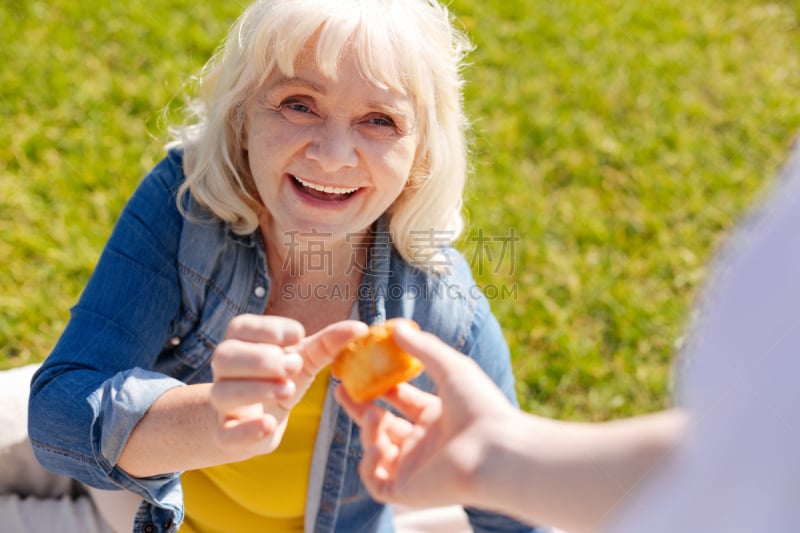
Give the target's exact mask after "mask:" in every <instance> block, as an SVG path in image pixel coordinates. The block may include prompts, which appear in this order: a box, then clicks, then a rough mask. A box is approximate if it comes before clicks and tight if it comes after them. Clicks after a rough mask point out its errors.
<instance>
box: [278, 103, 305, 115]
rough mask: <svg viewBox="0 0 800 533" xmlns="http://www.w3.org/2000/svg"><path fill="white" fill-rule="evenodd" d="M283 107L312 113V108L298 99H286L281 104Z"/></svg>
mask: <svg viewBox="0 0 800 533" xmlns="http://www.w3.org/2000/svg"><path fill="white" fill-rule="evenodd" d="M281 107H282V108H284V109H290V110H292V111H297V112H298V113H311V108H310V107H308V106H307V105H306V104H304V103H303V102H300V101H298V100H286V101H285V102H283V103H282V104H281Z"/></svg>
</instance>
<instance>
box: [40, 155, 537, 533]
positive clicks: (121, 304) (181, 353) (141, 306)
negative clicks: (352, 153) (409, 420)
mask: <svg viewBox="0 0 800 533" xmlns="http://www.w3.org/2000/svg"><path fill="white" fill-rule="evenodd" d="M183 179H184V175H183V170H182V152H181V151H180V150H171V151H170V152H169V153H168V154H167V157H166V158H165V159H164V160H163V161H161V162H160V163H159V164H158V165H157V166H156V167H155V168H154V169H153V170H152V171H151V172H150V173H149V174H148V176H147V177H146V178H145V179H144V181H143V182H142V183H141V184H140V186H139V188H138V189H137V191H136V192H135V194H134V195H133V196H132V197H131V199H130V201H129V202H128V205H127V206H126V208H125V210H124V212H123V213H122V215H121V216H120V219H119V220H118V222H117V224H116V226H115V228H114V231H113V233H112V235H111V237H110V239H109V241H108V243H107V245H106V247H105V250H104V251H103V253H102V255H101V257H100V260H99V262H98V264H97V267H96V269H95V272H94V274H93V275H92V277H91V279H90V280H89V283H88V285H87V286H86V288H85V290H84V292H83V294H82V295H81V298H80V300H79V302H78V304H77V305H76V306H75V307H74V308H73V309H72V316H71V320H70V322H69V324H68V325H67V328H66V330H65V331H64V333H63V335H62V336H61V338H60V339H59V341H58V343H57V345H56V347H55V349H54V350H53V352H52V353H51V354H50V356H49V358H48V359H47V360H46V361H45V363H44V364H43V366H42V367H41V369H40V370H39V372H38V373H37V375H36V376H35V377H34V379H33V383H32V390H31V397H30V410H29V413H30V414H29V433H30V438H31V442H32V444H33V447H34V450H35V452H36V456H37V458H38V459H39V461H40V462H41V463H42V465H43V466H44V467H46V468H48V469H49V470H52V471H54V472H59V473H62V474H65V475H68V476H72V477H75V478H77V479H79V480H80V481H83V482H84V483H86V484H88V485H91V486H95V487H98V488H105V489H116V488H118V487H124V488H126V489H128V490H130V491H133V492H135V493H137V494H140V495H141V496H142V498H143V500H144V501H143V503H142V506H141V507H140V508H139V512H138V514H137V517H136V521H135V524H134V527H133V530H134V531H145V532H156V531H159V532H160V531H164V532H174V531H176V530H177V528H178V526H179V524H180V523H181V521H182V520H183V516H184V508H183V496H182V491H181V485H180V473H179V472H175V473H168V474H164V475H160V476H153V477H148V478H135V477H132V476H130V475H128V474H127V473H125V472H124V471H123V470H122V469H120V468H118V467H117V466H116V463H117V460H118V459H119V456H120V454H121V452H122V449H123V447H124V446H125V443H126V442H127V439H128V437H129V435H130V433H131V431H132V430H133V428H134V426H135V425H136V423H137V422H138V421H139V420H140V419H141V417H142V416H143V415H144V413H145V412H146V410H147V409H148V408H149V406H150V405H151V404H152V403H153V401H155V399H156V398H158V396H159V395H161V394H162V393H164V392H165V391H166V390H168V389H170V388H172V387H177V386H182V385H184V384H188V383H199V382H208V381H210V380H211V379H212V376H211V368H210V364H209V361H210V358H211V355H212V352H213V351H214V348H215V347H216V346H217V344H218V343H219V342H220V341H221V340H222V339H223V337H224V334H225V330H226V327H227V324H228V322H229V321H230V320H231V318H233V317H234V316H236V315H239V314H242V313H261V312H263V310H264V308H265V306H266V303H267V299H268V298H269V292H270V279H269V277H268V274H267V272H268V271H267V263H266V254H265V250H264V243H263V242H262V237H261V233H260V232H259V231H256V232H254V233H252V234H250V235H246V236H240V235H236V234H234V233H232V232H231V231H230V229H229V227H228V226H227V225H226V224H223V223H221V222H219V221H218V220H216V219H212V218H210V217H209V216H208V215H207V214H204V212H203V211H202V210H201V209H200V208H199V206H197V205H196V204H194V203H193V201H192V200H191V198H187V199H186V200H185V201H186V203H185V204H184V205H186V207H187V209H188V213H189V214H190V215H191V216H190V217H188V218H185V217H184V216H182V215H181V213H180V212H179V211H178V209H177V208H176V205H175V198H176V193H177V189H178V186H179V185H180V183H181V182H182V181H183ZM447 257H448V258H449V260H450V262H451V265H450V269H451V273H450V274H448V275H445V276H432V275H429V274H425V273H424V272H423V271H422V270H419V269H415V268H413V267H412V266H411V265H409V264H408V263H407V262H405V261H404V260H403V259H402V258H401V257H400V256H399V255H398V254H397V252H396V250H394V248H393V247H392V246H391V244H390V240H389V237H388V233H387V232H386V230H385V221H384V220H380V221H379V222H378V231H377V232H376V239H375V241H374V243H373V245H372V248H371V250H370V254H369V259H368V264H367V265H364V267H365V268H364V270H365V273H364V278H363V282H362V284H361V286H360V288H359V294H358V311H359V316H360V319H361V320H362V321H364V322H366V323H368V324H371V323H374V322H380V321H383V320H385V319H388V318H392V317H409V318H413V319H414V320H415V321H416V322H417V323H419V324H420V326H421V327H422V328H423V329H425V330H427V331H430V332H433V333H435V334H436V335H438V336H439V337H441V338H442V339H443V340H444V341H445V342H447V343H449V344H450V345H452V346H454V347H455V348H456V349H458V350H460V351H462V352H463V353H465V354H467V355H469V356H470V357H472V358H474V359H475V360H476V361H477V362H478V363H479V364H480V366H481V367H482V368H483V369H484V370H485V371H486V372H487V373H488V374H489V375H490V376H491V377H492V379H493V380H494V381H495V382H496V383H497V384H498V385H499V386H500V387H501V388H502V390H503V391H504V392H505V394H506V395H507V396H508V397H509V398H510V399H511V400H512V401H516V400H515V396H514V383H513V375H512V370H511V366H510V360H509V354H508V348H507V345H506V343H505V341H504V339H503V336H502V332H501V330H500V327H499V325H498V323H497V321H496V320H495V318H494V317H493V315H492V314H491V311H490V309H489V305H488V302H487V301H486V299H485V298H484V297H483V296H482V295H481V294H480V293H479V291H478V290H477V288H476V286H475V284H474V282H473V280H472V276H471V274H470V270H469V267H468V265H467V264H466V262H465V261H464V260H463V258H462V257H461V256H460V255H458V253H457V252H455V251H453V250H449V251H448V256H447ZM416 384H417V385H418V386H420V387H422V388H425V389H426V390H432V388H433V387H432V383H431V382H430V380H429V379H428V378H427V377H426V376H425V375H424V374H423V375H422V376H421V377H420V378H418V379H417V382H416ZM335 385H336V381H335V379H334V378H331V383H330V384H329V386H328V391H327V397H326V400H325V404H324V408H323V415H322V418H321V422H320V428H319V430H318V435H317V440H316V443H315V447H314V453H313V459H312V469H311V479H310V483H309V488H308V497H307V503H306V526H305V529H306V531H308V532H311V531H314V532H327V531H340V532H343V533H349V532H352V531H365V532H372V531H374V532H388V531H392V516H391V508H390V507H389V506H385V505H383V504H380V503H377V502H375V501H373V500H372V499H371V498H370V497H369V495H368V494H367V493H366V491H365V489H364V487H363V485H362V483H361V481H360V479H359V477H358V474H357V465H358V462H359V459H360V457H361V455H362V448H361V443H360V440H359V436H358V427H357V426H356V425H355V424H354V423H353V422H352V421H351V420H350V418H349V417H348V416H347V415H346V414H345V413H344V411H343V410H342V409H341V408H340V406H339V405H338V403H337V402H336V401H335V400H334V399H333V396H332V391H333V388H334V387H335ZM153 453H158V451H157V450H153ZM467 511H468V513H469V517H470V521H471V523H472V525H473V527H474V528H475V530H476V531H534V530H532V529H531V528H530V527H527V526H524V525H522V524H520V523H518V522H516V521H514V520H511V519H509V518H506V517H503V516H500V515H497V514H494V513H488V512H483V511H479V510H473V509H468V510H467Z"/></svg>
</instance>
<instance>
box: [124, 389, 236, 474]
mask: <svg viewBox="0 0 800 533" xmlns="http://www.w3.org/2000/svg"><path fill="white" fill-rule="evenodd" d="M210 390H211V384H210V383H209V384H199V385H188V386H185V387H176V388H173V389H170V390H168V391H167V392H165V393H164V394H162V395H161V396H159V398H158V399H157V400H156V401H155V402H153V405H152V406H151V407H150V409H148V411H147V413H146V414H145V415H144V417H142V419H141V420H140V421H139V423H138V424H137V425H136V427H135V428H134V430H133V432H132V433H131V435H130V438H129V439H128V442H127V444H126V445H125V448H124V449H123V451H122V454H121V455H120V457H119V460H118V461H117V466H119V467H120V468H122V469H123V470H125V471H126V472H127V473H128V474H130V475H131V476H134V477H147V476H153V475H159V474H165V473H169V472H183V471H185V470H192V469H196V468H202V467H206V466H211V465H215V464H221V463H226V462H231V461H232V460H237V459H239V458H236V457H233V456H232V454H231V452H230V451H225V450H223V449H222V448H221V447H220V446H219V442H218V439H217V438H216V435H217V432H216V426H217V423H218V421H217V413H216V411H215V410H214V409H213V407H212V406H211V403H210V401H209V393H210Z"/></svg>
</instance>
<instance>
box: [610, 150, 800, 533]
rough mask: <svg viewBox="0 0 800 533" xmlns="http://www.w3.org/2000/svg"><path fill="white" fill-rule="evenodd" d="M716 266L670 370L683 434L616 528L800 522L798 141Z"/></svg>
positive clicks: (761, 527)
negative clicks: (685, 414) (685, 420)
mask: <svg viewBox="0 0 800 533" xmlns="http://www.w3.org/2000/svg"><path fill="white" fill-rule="evenodd" d="M718 263H719V265H718V270H717V271H716V273H717V274H716V276H715V277H714V278H713V279H712V280H711V282H712V284H711V285H710V291H709V292H708V293H707V295H706V299H705V302H706V306H705V308H704V309H703V310H702V312H701V314H700V316H699V318H698V322H697V328H696V331H695V332H694V336H693V338H692V341H691V342H690V344H689V346H687V350H686V352H685V354H684V356H683V357H682V359H681V367H680V369H679V374H678V376H677V382H678V384H679V386H680V389H679V391H678V395H677V402H678V404H679V405H682V406H683V407H685V408H687V409H688V410H689V413H690V417H691V418H690V420H691V422H690V426H689V430H688V433H687V435H686V439H685V441H684V442H683V443H682V445H681V446H680V448H679V449H678V450H677V452H676V453H675V454H674V455H673V456H672V457H671V459H670V460H669V461H668V463H666V464H665V466H664V467H663V469H662V470H659V472H658V473H657V474H655V475H654V477H653V478H652V480H651V482H650V483H649V484H648V485H647V486H646V487H645V489H644V490H643V491H642V492H641V493H639V494H638V495H637V496H636V497H634V498H633V501H632V502H631V504H630V506H629V507H627V508H626V511H625V512H623V514H622V516H620V517H619V518H618V520H617V521H616V523H615V525H614V526H613V527H612V528H610V531H612V532H614V533H641V532H643V531H647V532H648V533H660V532H675V531H682V532H695V531H697V532H709V533H711V532H723V531H724V532H725V533H752V532H756V531H768V532H788V531H800V384H799V383H798V379H800V150H795V153H794V155H793V157H792V158H791V160H790V161H789V162H788V164H787V165H786V167H785V168H784V172H783V174H782V177H781V180H780V181H779V183H778V186H777V190H776V191H774V193H773V195H772V196H771V198H770V201H769V202H767V203H765V204H764V205H763V206H762V207H761V209H760V210H759V211H758V212H756V213H755V214H754V216H752V217H751V218H749V219H748V220H747V221H746V223H745V224H744V225H742V227H741V228H740V231H739V233H738V234H737V237H736V238H735V239H733V241H732V245H731V248H730V249H728V250H726V253H724V254H723V255H722V256H721V258H720V261H719V262H718Z"/></svg>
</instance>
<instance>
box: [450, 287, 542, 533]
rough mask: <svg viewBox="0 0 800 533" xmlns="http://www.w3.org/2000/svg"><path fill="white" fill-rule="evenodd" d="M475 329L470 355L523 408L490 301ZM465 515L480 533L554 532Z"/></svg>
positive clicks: (483, 514)
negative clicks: (500, 532)
mask: <svg viewBox="0 0 800 533" xmlns="http://www.w3.org/2000/svg"><path fill="white" fill-rule="evenodd" d="M472 329H473V331H472V335H470V337H471V338H472V339H474V342H473V343H472V345H471V347H469V349H468V352H467V355H469V356H470V357H471V358H472V359H474V360H475V362H477V363H478V365H480V367H481V368H482V369H483V371H484V372H486V373H487V374H488V375H489V377H490V378H492V380H493V381H494V382H495V384H496V385H497V386H498V387H499V388H500V389H501V390H502V391H503V393H504V394H505V395H506V397H507V398H508V399H509V400H510V401H511V402H512V403H513V404H514V405H515V406H519V403H518V401H517V395H516V390H515V385H514V372H513V369H512V367H511V356H510V353H509V349H508V344H507V343H506V341H505V338H504V337H503V331H502V329H501V328H500V324H499V323H498V322H497V319H496V318H495V317H494V315H493V314H492V312H491V310H490V308H489V303H488V301H487V300H486V299H481V300H480V301H479V302H478V305H477V307H476V313H475V320H474V321H473V324H472ZM465 511H466V512H467V515H468V517H469V521H470V524H471V525H472V528H473V530H474V531H475V532H476V533H484V532H485V533H489V532H497V531H503V532H515V533H523V532H527V533H530V532H536V533H546V532H550V531H552V530H551V529H550V528H544V527H533V526H530V525H526V524H523V523H521V522H518V521H517V520H515V519H513V518H509V517H507V516H503V515H500V514H497V513H494V512H489V511H483V510H480V509H474V508H467V509H465Z"/></svg>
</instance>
